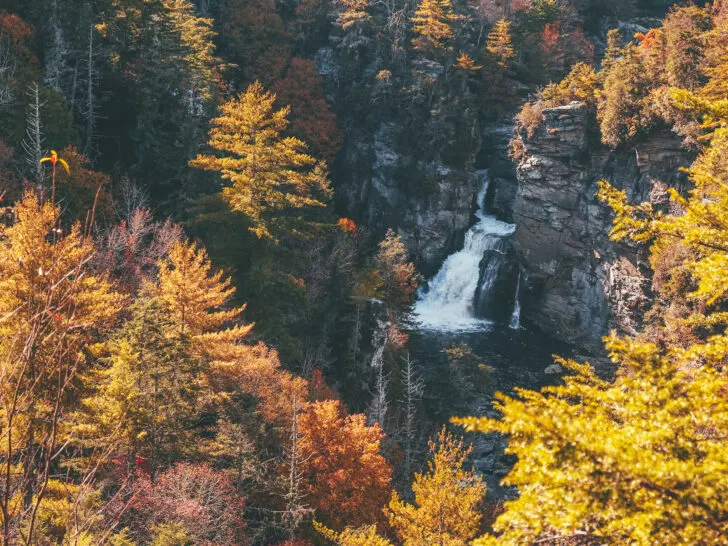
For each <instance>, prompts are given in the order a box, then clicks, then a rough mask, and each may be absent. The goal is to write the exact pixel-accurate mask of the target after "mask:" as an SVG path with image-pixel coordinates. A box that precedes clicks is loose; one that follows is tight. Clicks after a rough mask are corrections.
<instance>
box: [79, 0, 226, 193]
mask: <svg viewBox="0 0 728 546" xmlns="http://www.w3.org/2000/svg"><path fill="white" fill-rule="evenodd" d="M99 18H100V20H102V21H103V24H102V25H99V26H98V29H99V34H100V37H101V39H102V40H104V41H105V44H104V45H105V47H106V48H108V51H109V56H110V57H111V59H112V66H113V68H114V69H115V70H114V72H112V74H111V75H112V76H115V77H116V78H117V79H116V80H112V81H114V83H115V84H116V86H117V88H118V91H117V94H118V96H119V98H120V101H119V103H120V106H121V107H120V108H116V109H110V108H109V109H107V113H109V112H110V116H111V121H112V123H111V124H112V125H115V126H118V127H120V128H122V130H126V131H127V133H128V134H125V135H123V136H124V137H125V138H127V139H129V140H130V141H131V143H132V145H133V157H132V158H131V163H132V165H131V167H132V172H133V173H134V174H135V175H136V176H137V177H138V178H139V179H142V180H144V181H145V182H146V186H147V187H148V188H149V191H150V194H151V196H152V198H153V199H154V200H155V202H157V203H165V204H167V205H170V204H171V203H170V202H171V201H173V200H174V198H175V197H180V196H185V195H187V194H189V193H194V191H193V189H194V188H192V187H191V182H192V181H191V180H190V178H189V177H190V171H189V169H187V161H188V160H189V158H191V157H194V155H195V154H196V153H197V152H198V151H199V150H200V148H201V146H202V145H203V144H204V139H205V128H206V121H207V119H209V116H210V115H211V114H212V111H213V107H214V101H215V98H216V96H217V93H218V87H219V82H220V72H221V70H222V69H223V66H222V63H221V62H220V60H219V59H218V58H217V57H216V56H215V47H214V44H213V38H214V36H215V32H214V31H213V30H212V20H210V19H205V18H202V17H198V16H197V15H196V13H195V8H194V6H193V5H192V3H190V2H189V1H188V0H156V1H153V2H149V1H146V0H126V1H125V2H109V3H104V4H103V8H102V10H101V13H100V14H99ZM90 51H91V50H90ZM87 68H88V66H87ZM87 83H88V82H87ZM86 98H87V99H88V97H86ZM88 106H89V104H88V103H87V104H86V109H88ZM130 112H131V115H130ZM87 128H88V127H87ZM91 129H93V127H91ZM87 136H88V135H87Z"/></svg>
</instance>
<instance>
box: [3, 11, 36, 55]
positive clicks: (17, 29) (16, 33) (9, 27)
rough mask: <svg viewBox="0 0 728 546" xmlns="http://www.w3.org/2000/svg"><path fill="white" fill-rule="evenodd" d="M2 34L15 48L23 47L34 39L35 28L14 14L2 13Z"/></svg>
mask: <svg viewBox="0 0 728 546" xmlns="http://www.w3.org/2000/svg"><path fill="white" fill-rule="evenodd" d="M0 33H2V34H5V35H6V36H7V37H8V38H9V39H10V41H11V43H12V44H13V46H15V47H16V48H17V47H21V46H22V45H23V44H24V43H25V41H26V40H28V39H29V38H32V37H33V34H34V32H33V27H32V26H30V25H29V24H28V23H26V22H25V21H23V20H22V19H21V18H20V17H18V16H17V15H15V14H14V13H6V12H0Z"/></svg>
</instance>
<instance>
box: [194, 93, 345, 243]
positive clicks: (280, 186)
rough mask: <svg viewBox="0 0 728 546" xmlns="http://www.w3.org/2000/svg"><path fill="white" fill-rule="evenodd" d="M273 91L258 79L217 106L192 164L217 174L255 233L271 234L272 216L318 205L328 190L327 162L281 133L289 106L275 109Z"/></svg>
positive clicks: (226, 195) (228, 197)
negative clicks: (204, 145) (205, 150)
mask: <svg viewBox="0 0 728 546" xmlns="http://www.w3.org/2000/svg"><path fill="white" fill-rule="evenodd" d="M275 100H276V96H275V94H273V93H271V92H268V91H265V90H264V89H263V86H262V85H261V84H260V83H259V82H255V83H253V84H252V85H250V86H249V87H248V89H247V91H245V93H241V94H240V95H239V96H238V97H236V98H233V99H231V100H230V101H228V102H226V103H225V104H223V105H222V106H221V107H220V110H221V115H220V116H219V117H216V118H214V119H213V120H212V122H211V123H212V126H213V127H212V129H211V130H210V140H209V142H208V144H209V145H210V147H211V148H213V150H215V153H214V154H200V155H198V156H197V157H196V158H195V159H193V160H192V161H190V165H191V166H192V167H196V168H198V169H202V170H205V171H213V172H217V173H219V174H220V176H221V177H222V179H223V180H224V181H226V182H227V183H228V184H229V185H227V186H226V187H225V188H223V196H224V198H225V200H226V201H227V202H228V204H229V205H230V207H231V208H233V209H234V210H237V211H240V212H242V213H244V214H245V215H247V216H248V217H249V218H250V220H251V222H252V224H253V225H252V227H251V230H252V231H253V232H255V233H256V234H257V235H258V237H271V236H272V234H271V232H270V228H271V218H272V216H274V215H276V214H279V213H281V212H282V211H286V210H290V209H301V208H304V207H322V206H325V203H326V201H327V200H328V199H329V197H330V195H331V189H330V187H329V182H328V178H327V176H328V175H327V171H326V165H325V164H324V163H323V162H322V161H318V160H316V159H315V158H313V157H311V156H310V155H308V154H307V153H306V145H305V143H304V142H302V141H301V140H299V139H297V138H295V137H290V136H284V135H283V133H284V131H285V130H286V129H287V127H288V123H289V122H288V119H287V117H288V113H289V108H288V107H285V108H281V109H280V110H275V109H274V103H275Z"/></svg>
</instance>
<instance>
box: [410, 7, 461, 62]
mask: <svg viewBox="0 0 728 546" xmlns="http://www.w3.org/2000/svg"><path fill="white" fill-rule="evenodd" d="M458 20H459V17H458V16H457V15H455V13H453V10H452V5H451V4H450V0H422V1H421V2H420V4H419V6H418V7H417V10H416V11H415V14H414V16H413V17H412V24H413V26H412V31H413V32H414V33H415V34H416V35H417V37H416V38H415V39H414V40H412V45H413V46H414V47H415V48H416V49H423V50H424V49H430V48H433V49H435V50H439V49H443V48H444V47H445V44H446V42H448V41H449V40H451V39H452V38H453V36H454V33H453V30H452V25H453V23H455V22H456V21H458Z"/></svg>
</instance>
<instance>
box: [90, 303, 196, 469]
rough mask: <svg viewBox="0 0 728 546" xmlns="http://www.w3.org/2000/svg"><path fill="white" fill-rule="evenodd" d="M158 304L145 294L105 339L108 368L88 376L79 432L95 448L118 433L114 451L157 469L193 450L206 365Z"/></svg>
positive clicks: (128, 461) (128, 458) (128, 460)
mask: <svg viewBox="0 0 728 546" xmlns="http://www.w3.org/2000/svg"><path fill="white" fill-rule="evenodd" d="M175 326H176V325H175V323H174V322H173V321H172V320H171V319H170V317H169V316H167V314H166V312H165V309H164V307H163V306H162V304H161V302H160V301H158V300H157V299H156V298H154V297H153V295H152V294H149V293H146V294H143V295H142V296H141V297H140V298H139V299H138V300H137V301H136V302H135V303H134V305H132V307H131V318H130V319H129V320H128V321H127V322H126V323H125V324H124V326H123V327H122V328H121V329H120V330H119V332H118V333H116V335H115V336H114V337H113V339H112V340H111V342H110V343H109V344H108V353H109V356H108V357H107V358H106V360H107V362H108V366H107V367H105V368H102V369H101V370H99V371H98V372H97V373H95V374H93V375H92V376H91V381H90V383H91V384H93V385H95V386H96V387H95V389H94V390H95V392H94V394H93V395H91V396H90V397H88V398H86V399H85V400H84V407H85V415H84V416H81V417H80V422H81V424H80V425H79V430H80V431H83V433H84V436H85V437H86V438H87V441H86V442H85V443H86V444H87V445H91V446H98V445H101V446H103V443H104V442H106V441H108V439H109V438H117V439H118V444H117V445H118V448H117V449H118V450H119V452H118V454H117V456H123V457H125V459H126V461H127V463H128V464H129V465H133V464H134V461H135V460H138V459H140V460H143V461H145V463H144V467H145V468H146V469H148V471H149V472H151V474H152V476H156V474H157V472H158V471H159V470H160V469H161V468H164V467H166V466H168V465H169V464H170V463H171V462H172V461H174V460H176V459H179V458H180V457H182V455H184V454H188V453H191V452H193V451H194V445H195V441H194V437H193V427H192V425H193V424H194V423H195V420H196V418H197V413H198V411H199V407H200V400H201V398H202V394H203V391H204V388H205V384H204V376H203V372H204V366H203V363H202V362H201V361H200V360H199V359H196V358H195V357H194V356H192V354H191V351H190V347H189V339H187V338H185V337H184V335H183V334H181V333H180V332H178V331H177V329H176V327H175Z"/></svg>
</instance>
